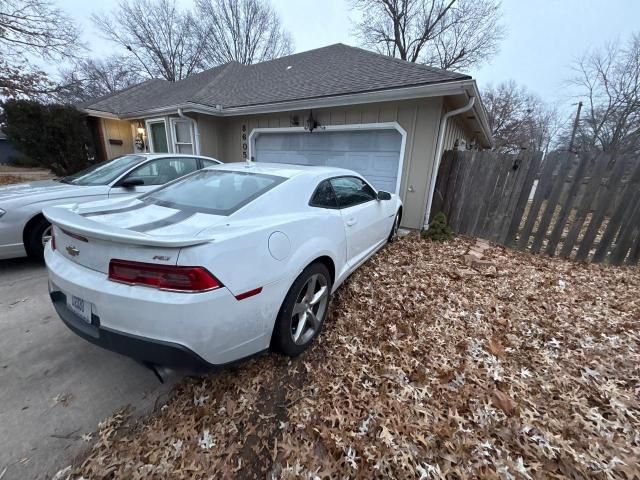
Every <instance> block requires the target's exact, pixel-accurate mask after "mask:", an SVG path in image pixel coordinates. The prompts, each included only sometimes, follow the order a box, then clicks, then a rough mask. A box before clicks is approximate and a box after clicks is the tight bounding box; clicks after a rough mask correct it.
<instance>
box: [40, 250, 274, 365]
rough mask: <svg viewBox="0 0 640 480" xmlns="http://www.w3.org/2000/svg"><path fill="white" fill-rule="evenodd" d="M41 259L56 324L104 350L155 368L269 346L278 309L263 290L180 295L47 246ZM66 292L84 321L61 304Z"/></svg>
mask: <svg viewBox="0 0 640 480" xmlns="http://www.w3.org/2000/svg"><path fill="white" fill-rule="evenodd" d="M45 261H46V264H47V268H48V270H49V284H50V285H49V289H50V292H51V293H52V300H53V303H54V305H55V308H56V310H57V311H58V314H59V315H60V317H61V318H62V320H63V321H64V323H65V324H66V325H67V326H68V327H69V328H70V329H71V330H73V331H74V332H75V333H77V334H78V335H80V336H81V337H83V338H85V339H86V340H88V341H90V342H92V343H94V344H96V345H99V346H102V347H104V348H107V349H109V350H112V351H115V352H118V353H122V354H124V355H127V356H130V357H133V358H136V359H140V360H143V361H147V362H151V363H156V364H159V365H167V366H187V367H193V366H194V365H201V364H204V365H206V366H209V367H211V366H220V365H226V364H229V363H233V362H235V361H237V360H240V359H244V358H247V357H250V356H252V355H254V354H256V353H259V352H261V351H263V350H265V349H267V348H268V347H269V342H270V339H271V331H272V329H273V321H274V320H273V319H275V315H276V314H277V308H279V307H278V306H277V305H276V304H275V302H273V292H270V291H269V290H270V288H269V287H265V289H264V290H263V292H262V293H261V294H260V295H256V296H254V297H250V298H247V299H246V300H242V301H238V300H236V298H235V297H234V296H233V295H232V294H231V292H230V291H229V290H227V289H226V288H221V289H218V290H214V291H210V292H204V293H197V294H196V293H194V294H185V293H176V292H165V291H158V290H155V289H153V288H147V287H139V286H131V285H126V284H122V283H118V282H112V281H110V280H108V279H107V275H106V274H105V273H102V272H98V271H94V270H91V269H88V268H86V267H83V266H81V265H78V264H76V263H74V262H72V261H71V260H69V259H67V258H66V257H64V256H63V255H61V254H59V253H58V252H54V251H52V250H51V248H50V246H47V248H45ZM272 288H274V287H272ZM265 293H267V294H265ZM67 295H73V296H76V297H78V298H81V299H83V300H84V301H85V302H89V303H90V304H91V312H92V317H93V318H92V322H91V323H90V324H89V323H87V322H86V321H85V320H84V319H82V318H81V317H79V316H77V314H75V313H74V312H73V311H72V310H70V309H69V308H68V307H67V303H66V296H67ZM271 304H273V305H271Z"/></svg>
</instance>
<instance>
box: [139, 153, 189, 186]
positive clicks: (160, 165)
mask: <svg viewBox="0 0 640 480" xmlns="http://www.w3.org/2000/svg"><path fill="white" fill-rule="evenodd" d="M197 169H198V161H197V160H196V159H195V158H188V157H184V158H160V159H158V160H152V161H150V162H148V163H145V164H144V165H142V166H141V167H138V168H136V169H135V170H134V171H133V172H131V173H130V174H129V175H127V179H132V178H135V179H141V180H142V181H143V182H144V185H164V184H165V183H167V182H170V181H171V180H175V179H176V178H180V177H183V176H184V175H186V174H187V173H191V172H195V171H196V170H197Z"/></svg>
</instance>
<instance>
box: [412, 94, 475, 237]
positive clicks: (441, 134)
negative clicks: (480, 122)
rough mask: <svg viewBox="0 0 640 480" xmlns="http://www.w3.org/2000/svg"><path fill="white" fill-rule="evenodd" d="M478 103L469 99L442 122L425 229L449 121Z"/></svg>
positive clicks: (426, 224)
mask: <svg viewBox="0 0 640 480" xmlns="http://www.w3.org/2000/svg"><path fill="white" fill-rule="evenodd" d="M475 103H476V97H471V98H469V102H468V103H467V104H466V105H465V106H464V107H460V108H457V109H455V110H451V111H450V112H447V113H445V114H444V115H443V116H442V119H441V120H440V129H439V130H438V141H437V142H436V158H435V161H434V162H433V170H432V172H431V181H430V182H429V193H428V194H427V210H426V212H425V214H424V223H423V227H424V228H429V217H430V216H431V205H432V204H433V193H434V191H435V189H436V180H437V179H438V170H439V169H440V160H441V157H442V151H443V149H444V134H445V131H446V129H447V120H449V118H451V117H455V116H456V115H460V114H461V113H464V112H468V111H469V110H471V109H472V108H473V105H474V104H475Z"/></svg>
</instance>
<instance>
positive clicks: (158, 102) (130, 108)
mask: <svg viewBox="0 0 640 480" xmlns="http://www.w3.org/2000/svg"><path fill="white" fill-rule="evenodd" d="M469 78H471V77H469V76H468V75H463V74H459V73H454V72H448V71H445V70H440V69H437V68H432V67H427V66H425V65H419V64H415V63H410V62H405V61H403V60H399V59H396V58H392V57H387V56H384V55H379V54H377V53H373V52H369V51H367V50H362V49H360V48H355V47H350V46H348V45H343V44H340V43H338V44H335V45H330V46H328V47H324V48H318V49H316V50H310V51H308V52H302V53H297V54H294V55H289V56H286V57H282V58H278V59H276V60H270V61H267V62H262V63H257V64H254V65H241V64H239V63H237V62H231V63H227V64H225V65H221V66H218V67H215V68H212V69H210V70H206V71H204V72H202V73H199V74H197V75H192V76H191V77H188V78H186V79H184V80H181V81H178V82H175V83H171V82H167V81H164V80H149V81H146V82H143V83H141V84H139V85H136V86H133V87H130V88H128V89H126V90H123V91H121V92H117V93H115V94H111V95H108V96H106V97H101V98H99V99H97V100H94V101H89V102H86V103H85V104H83V105H82V107H83V108H86V109H91V110H98V111H104V112H110V113H114V114H118V115H122V114H127V113H133V112H140V111H144V110H153V109H157V108H162V107H168V106H172V105H179V104H184V103H187V102H190V103H196V104H201V105H207V106H215V105H220V106H222V107H223V108H229V107H241V106H249V105H260V104H266V103H277V102H285V101H291V100H304V99H312V98H320V97H327V96H335V95H345V94H352V93H361V92H371V91H376V90H387V89H393V88H401V87H408V86H416V85H426V84H432V83H443V82H449V81H453V80H462V79H469Z"/></svg>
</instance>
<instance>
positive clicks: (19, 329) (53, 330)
mask: <svg viewBox="0 0 640 480" xmlns="http://www.w3.org/2000/svg"><path fill="white" fill-rule="evenodd" d="M178 378H179V374H177V373H170V374H169V376H168V378H167V379H166V382H165V384H164V385H163V384H161V383H160V382H159V381H158V379H157V378H156V377H155V376H154V375H153V373H152V372H151V371H150V370H148V369H146V368H145V367H143V366H141V365H139V364H137V363H135V362H134V361H132V360H130V359H128V358H125V357H122V356H120V355H117V354H115V353H111V352H107V351H105V350H102V349H101V348H99V347H96V346H93V345H91V344H89V343H88V342H85V341H84V340H82V339H81V338H79V337H77V336H76V335H75V334H73V333H71V332H70V331H69V330H68V329H67V327H65V326H64V324H63V323H62V322H61V321H60V319H59V318H58V316H57V314H56V313H55V311H54V309H53V307H52V306H51V303H50V301H49V297H48V294H47V275H46V269H45V267H44V266H43V265H42V264H40V263H37V262H34V261H31V260H28V259H17V260H0V479H1V480H8V479H12V480H13V479H27V478H28V479H45V478H51V477H52V476H53V475H54V474H55V473H56V472H57V471H58V470H59V469H62V468H64V467H66V466H67V465H70V464H71V461H72V460H73V458H74V457H75V456H76V455H78V454H79V453H80V452H82V451H83V449H85V448H87V447H88V446H90V445H91V444H90V443H87V442H86V441H85V440H83V439H82V435H83V434H86V433H90V432H93V431H95V430H97V426H98V422H100V421H101V420H103V419H105V418H107V417H109V416H110V415H111V414H112V413H113V412H114V411H115V410H117V409H118V408H120V407H123V406H126V405H131V406H132V407H133V408H134V413H135V414H136V415H141V414H144V413H147V412H148V411H150V410H151V409H152V408H153V406H154V404H155V402H156V399H157V398H158V397H163V398H164V396H166V394H167V393H168V392H169V390H170V388H171V386H172V385H173V384H174V383H175V382H176V381H177V380H178ZM160 401H162V399H161V400H160Z"/></svg>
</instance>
